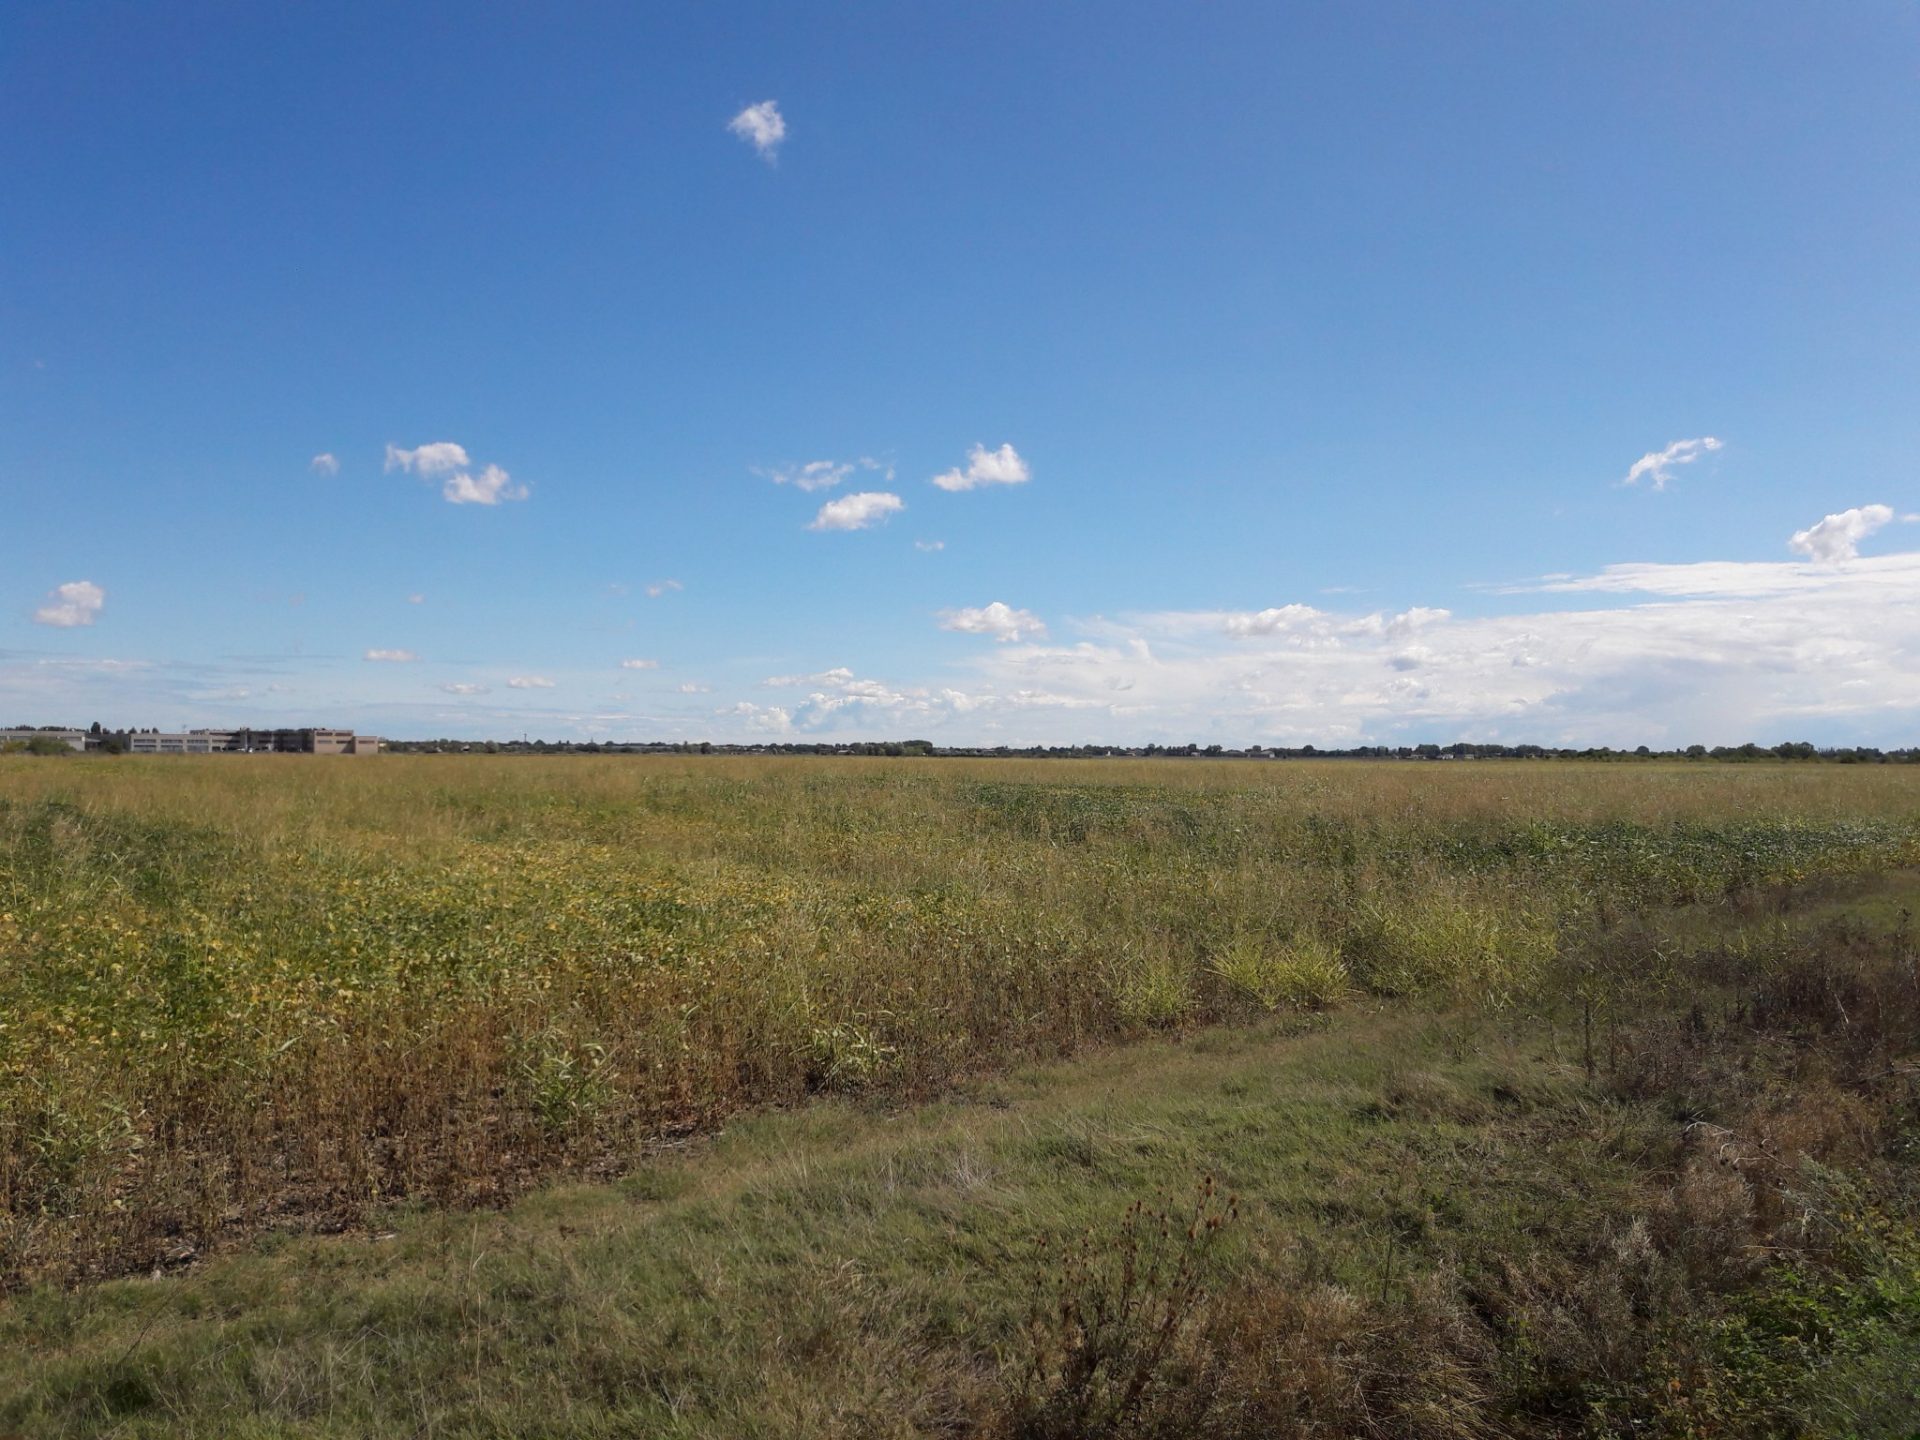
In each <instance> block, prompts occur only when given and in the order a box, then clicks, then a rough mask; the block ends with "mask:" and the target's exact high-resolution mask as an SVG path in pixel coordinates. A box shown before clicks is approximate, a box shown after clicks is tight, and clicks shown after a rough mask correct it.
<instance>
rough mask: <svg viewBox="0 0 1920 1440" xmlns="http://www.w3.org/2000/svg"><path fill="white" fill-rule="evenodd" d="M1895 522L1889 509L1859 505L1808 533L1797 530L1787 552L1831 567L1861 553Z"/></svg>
mask: <svg viewBox="0 0 1920 1440" xmlns="http://www.w3.org/2000/svg"><path fill="white" fill-rule="evenodd" d="M1892 519H1893V510H1892V508H1891V507H1889V506H1886V505H1860V506H1857V507H1855V508H1854V509H1852V510H1842V511H1841V512H1840V513H1839V514H1837V515H1829V516H1827V517H1826V518H1825V519H1824V520H1822V521H1820V522H1819V523H1818V524H1816V525H1809V526H1808V527H1807V528H1806V529H1805V530H1796V531H1794V532H1793V536H1792V538H1791V539H1789V540H1788V541H1787V548H1788V549H1789V550H1793V551H1795V552H1797V553H1799V554H1801V555H1805V556H1806V557H1807V558H1808V559H1810V560H1819V561H1823V562H1826V563H1832V562H1833V561H1836V560H1851V559H1853V558H1854V557H1855V556H1857V555H1858V554H1859V553H1860V542H1861V541H1862V540H1864V539H1866V538H1867V536H1869V535H1871V534H1873V532H1874V531H1876V530H1878V529H1879V528H1880V527H1881V526H1883V525H1885V524H1887V523H1888V522H1889V521H1891V520H1892Z"/></svg>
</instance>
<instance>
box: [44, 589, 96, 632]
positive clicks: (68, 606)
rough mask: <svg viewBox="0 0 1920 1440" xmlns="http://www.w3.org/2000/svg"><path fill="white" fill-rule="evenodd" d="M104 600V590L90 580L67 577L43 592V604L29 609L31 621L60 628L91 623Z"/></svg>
mask: <svg viewBox="0 0 1920 1440" xmlns="http://www.w3.org/2000/svg"><path fill="white" fill-rule="evenodd" d="M106 603H107V592H106V591H105V590H103V589H101V588H100V587H99V586H98V585H96V584H94V583H93V582H92V581H91V580H69V581H67V582H66V584H64V585H56V586H54V587H53V589H51V590H49V591H48V592H47V603H46V604H44V605H42V606H41V607H40V608H39V609H38V610H35V611H34V612H33V623H34V624H36V625H53V626H56V627H58V628H60V629H63V630H65V629H70V628H72V627H74V626H76V625H91V624H93V622H94V621H95V620H97V619H99V618H100V612H101V610H102V609H104V608H105V606H106Z"/></svg>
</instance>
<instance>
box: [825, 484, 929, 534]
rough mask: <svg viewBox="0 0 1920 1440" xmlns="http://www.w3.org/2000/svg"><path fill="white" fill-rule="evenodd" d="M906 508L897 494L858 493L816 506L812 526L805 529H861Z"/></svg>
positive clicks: (874, 491) (871, 491)
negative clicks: (818, 509)
mask: <svg viewBox="0 0 1920 1440" xmlns="http://www.w3.org/2000/svg"><path fill="white" fill-rule="evenodd" d="M906 508H907V505H906V502H905V501H904V500H902V499H901V498H900V497H899V496H898V495H890V494H888V493H887V492H886V491H884V490H862V491H860V492H859V493H858V494H854V495H842V496H841V497H840V498H839V499H838V500H829V501H828V502H827V503H826V504H824V505H822V506H821V507H820V513H819V514H818V515H816V516H814V517H813V523H812V524H810V525H808V526H807V529H809V530H865V529H866V528H867V527H868V526H870V525H877V524H878V523H879V522H880V521H882V520H885V519H886V518H887V517H888V516H889V515H892V514H895V513H896V512H898V511H901V510H904V509H906Z"/></svg>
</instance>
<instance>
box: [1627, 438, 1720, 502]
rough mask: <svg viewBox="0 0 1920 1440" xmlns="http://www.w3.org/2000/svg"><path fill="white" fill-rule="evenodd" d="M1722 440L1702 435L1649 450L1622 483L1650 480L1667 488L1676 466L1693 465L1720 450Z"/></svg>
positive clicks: (1631, 483)
mask: <svg viewBox="0 0 1920 1440" xmlns="http://www.w3.org/2000/svg"><path fill="white" fill-rule="evenodd" d="M1721 444H1722V442H1721V441H1719V440H1716V439H1714V438H1713V436H1711V435H1702V436H1701V437H1700V438H1699V439H1698V440H1676V441H1674V442H1673V443H1672V444H1671V445H1669V446H1667V448H1666V449H1664V450H1649V451H1648V452H1647V453H1646V454H1645V455H1642V456H1641V457H1640V458H1639V459H1638V460H1636V461H1634V462H1633V465H1632V466H1631V467H1630V468H1629V469H1628V471H1627V478H1626V479H1624V480H1622V481H1621V482H1620V483H1621V484H1622V485H1638V484H1639V483H1640V482H1641V481H1642V480H1645V481H1647V482H1649V484H1650V485H1651V487H1652V488H1653V489H1655V490H1664V489H1666V488H1667V482H1668V481H1669V480H1671V479H1672V478H1673V471H1674V467H1675V466H1677V465H1691V464H1692V463H1693V462H1694V461H1696V460H1698V459H1699V458H1700V457H1701V456H1702V455H1706V454H1709V453H1711V452H1712V451H1715V450H1718V449H1719V448H1720V446H1721Z"/></svg>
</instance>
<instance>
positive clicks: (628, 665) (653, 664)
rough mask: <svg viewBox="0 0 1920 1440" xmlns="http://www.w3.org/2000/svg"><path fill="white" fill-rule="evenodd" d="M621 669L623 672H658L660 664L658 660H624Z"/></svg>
mask: <svg viewBox="0 0 1920 1440" xmlns="http://www.w3.org/2000/svg"><path fill="white" fill-rule="evenodd" d="M620 668H621V669H622V670H658V669H659V668H660V662H659V661H658V660H622V661H621V662H620Z"/></svg>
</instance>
